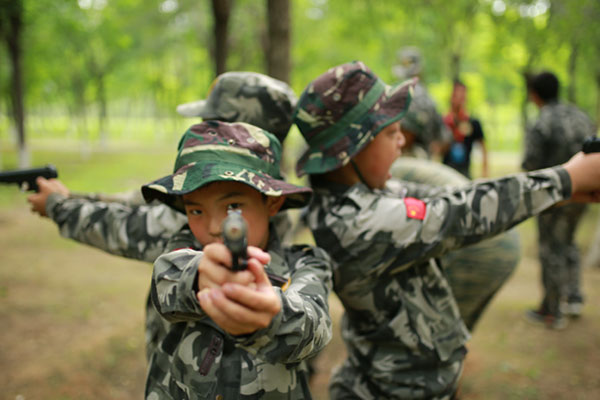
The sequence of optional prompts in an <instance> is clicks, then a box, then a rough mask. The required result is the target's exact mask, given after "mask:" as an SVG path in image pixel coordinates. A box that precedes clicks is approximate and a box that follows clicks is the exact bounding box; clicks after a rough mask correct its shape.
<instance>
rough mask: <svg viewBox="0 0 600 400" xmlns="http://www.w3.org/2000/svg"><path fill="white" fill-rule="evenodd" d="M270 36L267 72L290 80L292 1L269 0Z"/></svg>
mask: <svg viewBox="0 0 600 400" xmlns="http://www.w3.org/2000/svg"><path fill="white" fill-rule="evenodd" d="M267 19H268V35H267V36H268V38H267V49H266V62H267V73H268V74H269V75H270V76H272V77H273V78H277V79H279V80H282V81H284V82H288V83H289V81H290V2H289V0H267Z"/></svg>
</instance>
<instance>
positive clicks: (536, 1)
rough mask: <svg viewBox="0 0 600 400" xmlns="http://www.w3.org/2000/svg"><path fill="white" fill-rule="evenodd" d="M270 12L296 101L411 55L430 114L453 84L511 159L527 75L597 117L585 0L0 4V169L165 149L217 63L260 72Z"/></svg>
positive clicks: (599, 62)
mask: <svg viewBox="0 0 600 400" xmlns="http://www.w3.org/2000/svg"><path fill="white" fill-rule="evenodd" d="M274 5H275V6H279V7H281V5H285V6H286V7H288V9H287V13H288V15H287V16H288V17H289V20H286V19H282V21H283V23H285V24H287V25H289V40H288V41H287V42H283V43H284V44H285V45H286V46H289V49H288V50H289V64H288V65H286V66H284V68H285V69H286V71H285V73H283V75H281V73H280V75H281V76H283V77H285V78H289V79H287V80H289V83H290V84H291V85H292V87H293V88H294V90H295V91H296V92H297V93H298V94H300V92H301V91H302V89H303V88H304V86H305V85H306V84H307V83H308V82H309V81H310V80H312V79H313V78H315V77H316V76H317V75H319V74H321V73H322V72H324V71H325V70H326V69H327V68H329V67H332V66H334V65H337V64H340V63H344V62H347V61H351V60H362V61H364V62H365V63H366V64H367V65H368V66H369V67H371V68H372V69H373V70H374V71H375V72H376V73H377V74H378V75H379V76H380V77H381V78H383V79H384V80H385V81H386V82H388V83H393V82H394V80H395V78H394V76H393V75H392V72H391V68H392V66H393V65H394V64H396V63H397V57H396V55H397V52H398V50H399V49H400V48H402V47H404V46H409V45H410V46H417V47H418V48H419V49H420V50H421V52H422V55H423V59H424V61H425V66H424V73H423V76H422V79H423V80H424V81H425V83H426V85H427V86H428V87H429V89H430V91H431V93H432V95H433V97H434V98H435V99H436V101H437V102H438V106H439V109H440V111H442V112H445V111H446V110H447V109H448V98H449V92H450V88H451V82H452V79H453V78H454V77H460V78H461V79H462V80H463V81H465V83H466V84H467V86H468V87H469V89H470V91H469V98H468V102H469V108H470V110H471V111H472V112H473V113H474V114H476V115H477V116H479V117H480V119H481V120H482V121H483V124H484V130H485V132H486V135H487V137H488V141H489V147H490V148H491V149H492V150H507V151H519V150H520V143H521V136H522V133H523V127H524V126H525V124H526V123H527V121H528V120H530V119H532V118H533V117H534V116H535V115H534V114H535V112H536V111H535V109H534V108H533V107H532V106H530V105H527V103H526V95H525V89H524V80H523V73H525V72H528V71H539V70H541V69H549V70H552V71H554V72H555V73H556V74H557V75H558V76H559V78H560V79H561V82H562V85H563V88H562V89H563V90H562V97H563V98H564V99H565V100H568V101H571V102H573V103H576V104H577V105H578V106H580V107H581V108H583V109H584V110H585V111H587V112H588V113H589V114H590V116H591V117H592V118H593V119H595V120H596V121H598V118H599V115H600V100H599V99H600V24H598V21H599V20H600V2H599V1H598V0H403V1H397V0H265V1H256V0H212V1H210V0H206V1H196V0H76V1H75V0H35V1H33V0H0V33H1V34H2V40H3V45H2V46H1V47H0V60H2V61H1V62H0V150H2V151H3V153H0V154H4V158H3V159H0V169H1V168H7V167H14V166H15V165H13V163H17V164H19V165H20V166H26V165H28V164H29V163H30V160H29V156H28V154H29V150H28V149H29V147H28V146H30V145H33V146H36V145H42V144H46V143H55V142H56V143H58V144H59V145H60V146H66V145H67V144H69V143H72V144H74V145H76V146H79V147H80V148H81V149H82V153H83V154H86V153H89V152H90V151H92V150H94V149H106V148H108V147H115V146H117V147H118V146H122V145H123V143H126V142H131V143H138V144H141V143H172V144H173V146H174V145H175V143H176V138H177V137H178V136H179V135H180V134H181V133H182V132H183V130H184V129H185V128H186V127H187V126H188V125H190V124H191V123H192V121H190V120H189V119H184V118H182V117H180V116H178V115H177V114H176V112H175V107H176V105H177V104H180V103H182V102H187V101H193V100H197V99H200V98H203V97H204V96H205V95H206V93H207V90H208V88H209V85H210V83H211V82H212V80H213V78H214V77H215V76H216V73H217V71H218V66H215V60H216V58H218V57H219V54H223V53H224V54H225V56H224V57H225V58H224V61H223V64H222V65H221V70H250V71H257V72H263V73H269V72H271V71H270V69H269V65H267V64H268V63H267V58H268V57H267V54H268V51H267V50H268V49H269V47H268V46H269V43H276V42H275V41H274V37H275V38H277V35H276V34H275V35H273V33H272V31H270V26H269V18H268V10H269V9H270V7H273V6H274ZM219 9H220V11H221V12H223V11H224V12H226V16H227V25H226V31H227V35H226V41H225V42H217V43H226V45H221V46H215V44H214V43H215V31H216V30H215V29H216V28H215V27H216V21H217V20H216V19H215V16H216V15H217V13H216V11H218V10H219ZM15 15H17V16H19V18H18V22H19V25H18V26H17V28H18V32H19V41H18V44H19V50H20V51H19V54H20V64H19V68H20V70H21V73H20V80H21V82H22V84H21V92H22V94H21V98H22V121H23V122H22V125H23V127H22V129H21V128H20V127H19V122H18V113H16V111H18V104H17V103H18V102H17V101H16V97H15V70H14V68H15V67H14V63H13V62H12V59H13V56H14V54H15V53H14V49H13V50H11V40H12V41H13V42H14V38H13V37H12V36H11V34H12V33H13V32H14V30H15V19H14V17H15ZM280 22H281V21H280ZM270 40H271V42H270ZM4 44H6V45H4ZM277 45H280V44H279V43H277ZM286 74H287V75H286ZM272 75H274V76H276V74H272ZM57 141H58V142H57ZM292 142H293V144H294V145H296V144H297V143H300V141H298V140H294V139H293V140H292ZM8 151H10V152H16V153H15V154H17V155H16V156H15V157H11V156H10V155H9V156H6V153H7V152H8Z"/></svg>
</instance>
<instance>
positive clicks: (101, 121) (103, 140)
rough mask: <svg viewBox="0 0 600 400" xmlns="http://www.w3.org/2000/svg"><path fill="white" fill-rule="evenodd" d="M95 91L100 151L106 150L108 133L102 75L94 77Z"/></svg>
mask: <svg viewBox="0 0 600 400" xmlns="http://www.w3.org/2000/svg"><path fill="white" fill-rule="evenodd" d="M96 90H97V91H98V93H97V97H96V99H97V102H98V136H99V138H100V149H102V150H106V149H108V132H107V131H106V120H107V111H106V109H107V106H106V88H105V87H104V75H102V74H101V75H98V76H97V77H96Z"/></svg>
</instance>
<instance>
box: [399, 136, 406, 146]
mask: <svg viewBox="0 0 600 400" xmlns="http://www.w3.org/2000/svg"><path fill="white" fill-rule="evenodd" d="M405 144H406V137H404V133H402V132H399V133H398V147H399V148H401V147H404V145H405Z"/></svg>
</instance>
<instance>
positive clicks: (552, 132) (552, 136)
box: [521, 71, 596, 329]
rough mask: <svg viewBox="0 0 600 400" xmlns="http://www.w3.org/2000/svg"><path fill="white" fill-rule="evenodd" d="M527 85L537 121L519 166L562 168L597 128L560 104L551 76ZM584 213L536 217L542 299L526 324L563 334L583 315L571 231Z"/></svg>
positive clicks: (573, 208)
mask: <svg viewBox="0 0 600 400" xmlns="http://www.w3.org/2000/svg"><path fill="white" fill-rule="evenodd" d="M526 84H527V92H528V96H529V100H530V101H531V102H533V103H534V104H535V105H536V106H537V107H538V109H539V116H538V119H537V121H536V122H535V123H534V124H533V126H531V127H530V128H529V129H527V132H526V136H525V155H524V157H523V162H522V164H521V165H522V167H523V169H524V170H526V171H533V170H536V169H541V168H547V167H550V166H552V165H556V164H561V163H564V162H566V161H567V160H569V158H570V157H572V156H573V154H575V153H577V152H578V151H580V150H581V146H582V144H583V142H584V140H585V139H586V138H587V137H590V136H595V135H596V127H595V126H594V124H593V123H592V122H591V120H590V119H589V117H588V116H587V115H586V114H585V113H584V112H583V111H581V110H580V109H578V108H577V107H576V106H574V105H572V104H566V103H562V102H560V100H559V93H560V82H559V81H558V78H557V77H556V75H555V74H553V73H552V72H548V71H544V72H541V73H538V74H534V75H528V76H527V77H526ZM585 209H586V205H585V204H568V205H564V206H556V207H552V208H550V209H548V210H546V211H544V212H543V213H541V214H540V215H538V216H537V223H538V252H539V259H540V264H541V267H542V274H541V275H542V287H543V297H542V301H541V303H540V305H539V307H538V308H537V309H535V310H529V311H528V312H527V314H526V316H527V319H528V320H529V321H532V322H535V323H539V324H543V325H545V326H546V327H548V328H553V329H562V328H564V327H566V326H567V323H568V319H567V318H566V317H567V316H569V317H578V316H580V315H581V308H582V306H583V302H584V296H583V293H582V290H581V263H580V255H579V249H578V248H577V245H576V244H575V232H576V230H577V226H578V225H579V221H581V217H582V216H583V214H584V212H585Z"/></svg>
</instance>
